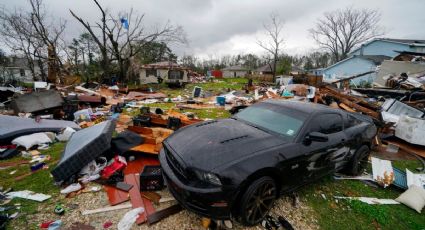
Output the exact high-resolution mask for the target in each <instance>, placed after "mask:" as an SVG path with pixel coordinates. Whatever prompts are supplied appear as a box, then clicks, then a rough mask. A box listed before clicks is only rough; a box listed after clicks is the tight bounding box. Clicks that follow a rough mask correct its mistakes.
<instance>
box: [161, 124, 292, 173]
mask: <svg viewBox="0 0 425 230" xmlns="http://www.w3.org/2000/svg"><path fill="white" fill-rule="evenodd" d="M287 142H288V141H285V140H284V139H283V138H282V137H279V136H277V135H273V134H270V133H268V132H265V131H263V130H260V129H258V128H255V127H253V126H250V125H248V124H246V123H244V122H242V121H238V120H235V119H222V120H214V121H206V122H202V123H197V124H194V125H191V126H188V127H185V128H183V129H180V130H179V131H177V132H175V133H174V134H172V135H171V136H170V137H168V138H167V139H166V140H165V144H166V145H167V146H168V147H169V148H171V149H172V150H173V151H174V152H175V153H176V154H177V155H178V156H179V157H180V158H181V160H182V161H183V162H184V164H185V165H186V167H192V168H197V169H201V170H206V171H211V170H213V169H214V168H216V167H219V166H222V165H223V164H226V163H229V162H232V161H234V160H237V159H241V158H244V157H246V156H248V155H250V154H252V153H255V152H257V151H260V150H264V149H267V148H271V147H274V146H276V145H281V144H284V143H287Z"/></svg>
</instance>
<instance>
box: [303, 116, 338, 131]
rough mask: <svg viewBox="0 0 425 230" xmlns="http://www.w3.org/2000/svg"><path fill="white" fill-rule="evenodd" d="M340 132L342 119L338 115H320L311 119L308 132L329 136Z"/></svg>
mask: <svg viewBox="0 0 425 230" xmlns="http://www.w3.org/2000/svg"><path fill="white" fill-rule="evenodd" d="M340 131H342V117H341V115H339V114H334V113H330V114H320V115H318V116H316V117H314V118H313V120H312V122H311V128H310V132H320V133H323V134H331V133H337V132H340Z"/></svg>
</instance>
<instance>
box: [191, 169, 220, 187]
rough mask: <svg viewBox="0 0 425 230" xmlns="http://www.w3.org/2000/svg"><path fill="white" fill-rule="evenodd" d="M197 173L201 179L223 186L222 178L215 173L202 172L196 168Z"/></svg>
mask: <svg viewBox="0 0 425 230" xmlns="http://www.w3.org/2000/svg"><path fill="white" fill-rule="evenodd" d="M195 173H196V175H197V176H198V178H199V179H200V180H202V181H205V182H208V183H211V184H214V185H219V186H221V181H220V178H218V176H217V175H215V174H214V173H208V172H201V171H198V170H196V171H195Z"/></svg>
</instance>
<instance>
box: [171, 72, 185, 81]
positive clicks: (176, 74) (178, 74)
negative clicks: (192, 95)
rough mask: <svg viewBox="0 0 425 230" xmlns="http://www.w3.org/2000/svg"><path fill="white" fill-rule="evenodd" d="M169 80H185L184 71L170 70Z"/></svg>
mask: <svg viewBox="0 0 425 230" xmlns="http://www.w3.org/2000/svg"><path fill="white" fill-rule="evenodd" d="M168 79H179V80H182V79H183V71H178V70H170V71H168Z"/></svg>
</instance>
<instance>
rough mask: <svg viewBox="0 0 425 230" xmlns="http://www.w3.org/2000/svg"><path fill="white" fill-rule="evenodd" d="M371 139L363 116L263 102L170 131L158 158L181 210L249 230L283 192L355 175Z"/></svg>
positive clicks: (371, 126) (307, 105)
mask: <svg viewBox="0 0 425 230" xmlns="http://www.w3.org/2000/svg"><path fill="white" fill-rule="evenodd" d="M375 135H376V127H375V125H374V124H373V121H372V119H371V118H369V117H367V116H363V115H360V114H354V113H348V112H345V111H343V110H339V109H333V108H330V107H327V106H324V105H318V104H313V103H303V102H293V101H292V102H291V101H275V100H271V101H265V102H261V103H257V104H254V105H252V106H250V107H248V108H246V109H244V110H242V111H241V112H239V113H237V114H236V115H234V116H233V117H232V118H229V119H222V120H213V121H206V122H202V123H197V124H194V125H191V126H187V127H184V128H182V129H180V130H178V131H176V132H175V133H174V134H172V135H171V136H170V137H168V138H167V139H166V140H165V141H164V142H163V144H164V146H163V148H162V150H161V152H160V155H159V158H160V162H161V166H162V168H163V173H164V177H165V180H166V182H167V184H168V187H169V190H170V191H171V193H172V194H173V196H174V197H175V198H176V199H177V200H178V202H179V203H180V204H181V205H182V206H184V207H185V208H186V209H188V210H191V211H193V212H195V213H198V214H199V215H202V216H206V217H210V218H214V219H228V218H229V217H232V218H236V219H237V220H239V221H240V222H241V223H242V224H245V225H255V224H257V223H259V222H260V221H261V220H262V219H263V218H264V216H265V215H266V214H267V212H268V211H269V209H270V208H271V206H272V204H273V201H274V200H275V199H276V198H277V197H278V195H279V194H281V193H283V192H290V191H293V190H295V189H296V188H298V187H300V186H302V185H304V184H306V183H308V182H311V181H314V180H317V179H318V178H320V177H322V176H325V175H328V174H330V173H333V172H335V171H345V172H347V173H348V174H353V175H355V174H359V173H361V172H362V171H363V169H364V166H365V164H366V163H367V158H368V156H369V150H370V147H371V142H372V139H373V137H374V136H375Z"/></svg>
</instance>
